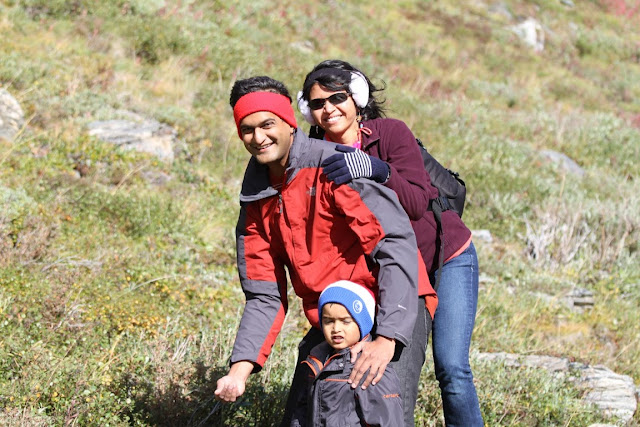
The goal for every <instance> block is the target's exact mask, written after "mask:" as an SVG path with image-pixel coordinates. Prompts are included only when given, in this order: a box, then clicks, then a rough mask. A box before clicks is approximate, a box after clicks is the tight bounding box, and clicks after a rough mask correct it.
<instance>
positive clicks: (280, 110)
mask: <svg viewBox="0 0 640 427" xmlns="http://www.w3.org/2000/svg"><path fill="white" fill-rule="evenodd" d="M258 111H269V112H271V113H273V114H275V115H276V116H278V117H280V118H281V119H282V120H284V121H285V122H286V123H288V124H290V125H291V126H293V127H294V128H297V127H298V124H297V123H296V117H295V115H294V113H293V107H291V101H290V100H289V98H287V97H286V96H284V95H280V94H279V93H274V92H251V93H248V94H246V95H244V96H242V98H240V99H239V100H238V102H236V105H235V107H233V118H234V119H235V121H236V127H237V128H238V136H239V137H240V139H242V133H241V132H240V122H241V121H242V119H244V118H245V117H247V116H248V115H249V114H253V113H256V112H258Z"/></svg>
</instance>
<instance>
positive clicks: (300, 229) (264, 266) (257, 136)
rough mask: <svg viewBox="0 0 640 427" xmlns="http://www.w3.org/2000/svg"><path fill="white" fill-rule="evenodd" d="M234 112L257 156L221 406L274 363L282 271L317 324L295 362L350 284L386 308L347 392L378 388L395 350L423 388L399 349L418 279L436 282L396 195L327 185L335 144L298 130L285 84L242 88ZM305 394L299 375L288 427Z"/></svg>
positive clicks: (247, 196)
mask: <svg viewBox="0 0 640 427" xmlns="http://www.w3.org/2000/svg"><path fill="white" fill-rule="evenodd" d="M230 104H231V106H232V107H233V111H234V119H235V121H236V126H237V129H238V136H239V137H240V139H242V141H243V143H244V145H245V148H246V149H247V151H249V153H251V155H252V158H251V160H250V161H249V164H248V166H247V170H246V172H245V176H244V181H243V185H242V190H241V195H240V201H241V211H240V217H239V220H238V225H237V228H236V238H237V257H238V259H237V262H238V272H239V275H240V281H241V284H242V287H243V291H244V293H245V296H246V299H247V301H246V305H245V310H244V313H243V315H242V319H241V322H240V327H239V329H238V333H237V337H236V341H235V344H234V349H233V353H232V356H231V361H230V363H231V368H230V370H229V373H228V374H227V375H226V376H224V377H223V378H221V379H220V380H218V383H217V389H216V391H215V395H216V397H217V398H218V399H220V400H223V401H227V402H233V401H235V400H236V399H237V398H238V397H239V396H241V395H242V394H243V393H244V389H245V384H246V381H247V379H248V377H249V375H250V374H251V373H252V372H258V371H259V370H260V369H261V368H262V366H263V364H264V362H265V361H266V359H267V357H268V355H269V353H270V351H271V347H272V346H273V343H274V341H275V338H276V336H277V335H278V333H279V332H280V329H281V327H282V323H283V321H284V316H285V313H286V310H287V296H286V284H287V283H286V282H287V279H286V272H285V269H286V270H287V271H288V273H289V276H290V279H291V283H292V285H293V288H294V290H295V292H296V294H297V295H298V296H299V297H300V298H302V304H303V308H304V312H305V315H306V316H307V319H308V320H309V322H310V323H311V325H312V326H313V327H312V328H311V330H310V331H309V333H308V334H307V335H306V336H305V338H304V339H303V342H302V343H301V346H300V347H299V350H300V354H299V361H301V360H305V358H306V357H307V355H308V352H309V350H310V349H311V348H312V347H314V346H315V345H317V344H319V343H320V342H322V341H323V339H324V338H323V335H322V332H321V331H320V329H319V327H320V324H319V320H318V297H319V295H320V293H321V292H322V291H323V290H324V288H326V287H327V286H328V285H329V284H331V283H333V282H336V281H338V280H350V281H352V282H355V283H358V284H360V285H362V286H365V287H367V288H369V289H371V291H372V292H373V293H374V295H377V297H378V298H377V299H378V301H379V305H378V312H377V316H376V325H375V332H374V336H375V339H374V340H373V341H371V342H367V343H360V344H358V345H356V346H354V348H353V349H352V351H351V358H352V360H353V361H355V364H354V368H353V371H352V373H351V375H350V377H349V382H350V383H351V386H352V387H353V388H355V387H358V386H360V387H362V388H366V387H368V386H370V385H371V386H374V387H375V384H376V383H377V382H378V381H379V380H380V379H381V378H382V375H383V373H384V371H385V368H386V366H387V364H388V363H389V362H390V361H391V360H392V358H394V353H398V355H399V356H397V357H396V358H394V359H398V360H397V362H394V367H395V369H396V371H397V372H398V376H399V378H400V381H401V384H402V383H403V381H404V382H417V381H418V378H414V377H415V375H411V378H405V376H404V374H405V373H406V372H407V369H405V365H409V364H412V363H413V364H415V363H418V362H415V361H411V360H408V359H409V358H408V357H403V353H407V354H408V353H409V352H402V349H403V348H404V347H405V346H407V345H409V343H410V341H411V337H412V334H414V333H415V331H414V325H415V324H416V323H420V322H415V319H416V313H417V310H418V292H417V289H418V282H419V280H428V279H427V276H426V270H425V269H424V264H422V263H421V257H420V256H419V254H418V249H417V246H416V241H415V235H414V234H413V230H412V228H411V224H410V222H409V219H408V218H407V216H406V214H405V213H404V210H403V209H402V206H401V205H400V204H399V202H398V199H397V196H396V195H395V193H394V192H393V191H391V190H389V189H387V188H385V187H383V186H381V185H379V184H376V183H374V182H373V181H370V180H361V179H355V180H354V181H352V182H351V183H349V184H348V185H342V186H338V185H335V184H334V183H332V182H330V181H328V180H327V179H326V177H325V176H324V175H323V174H322V169H321V164H322V161H323V160H324V159H326V158H327V157H329V156H330V155H332V154H334V153H335V147H336V145H335V144H332V143H329V142H324V141H317V140H313V141H312V140H310V139H309V138H308V137H307V136H306V135H305V133H304V132H302V131H299V130H298V129H297V123H296V120H295V116H294V113H293V108H292V107H291V97H290V96H289V93H288V91H287V89H286V87H285V86H284V85H283V84H282V83H280V82H278V81H276V80H273V79H271V78H269V77H265V76H260V77H253V78H249V79H245V80H239V81H237V82H236V83H235V85H234V87H233V89H232V91H231V97H230ZM431 297H432V298H435V293H433V294H432V296H431ZM423 326H424V325H423ZM421 366H422V362H420V367H421ZM365 374H366V375H365ZM300 386H301V385H300V380H299V378H298V375H297V371H296V375H294V380H293V383H292V386H291V390H290V399H289V403H288V404H287V409H286V411H285V419H284V420H283V425H286V424H287V422H288V419H289V417H290V416H291V411H292V410H293V408H292V405H294V404H295V399H292V397H293V398H294V397H295V394H296V393H298V392H299V387H300ZM414 406H415V401H414V402H405V410H406V411H410V414H411V418H413V408H414Z"/></svg>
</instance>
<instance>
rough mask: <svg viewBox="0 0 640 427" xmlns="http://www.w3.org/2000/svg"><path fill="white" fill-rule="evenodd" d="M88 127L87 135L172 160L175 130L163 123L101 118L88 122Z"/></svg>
mask: <svg viewBox="0 0 640 427" xmlns="http://www.w3.org/2000/svg"><path fill="white" fill-rule="evenodd" d="M88 128H89V135H92V136H95V137H97V138H98V139H100V140H102V141H105V142H110V143H112V144H116V145H118V146H120V147H122V148H124V149H130V150H136V151H140V152H144V153H149V154H153V155H155V156H157V157H158V158H159V159H161V160H163V161H167V162H172V161H173V158H174V146H175V144H176V142H177V132H176V130H175V129H174V128H172V127H171V126H169V125H166V124H164V123H160V122H157V121H155V120H151V119H142V120H102V121H95V122H91V123H89V125H88Z"/></svg>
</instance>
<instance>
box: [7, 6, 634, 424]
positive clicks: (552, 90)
mask: <svg viewBox="0 0 640 427" xmlns="http://www.w3.org/2000/svg"><path fill="white" fill-rule="evenodd" d="M574 3H575V5H572V2H566V1H564V2H563V1H556V0H537V1H516V0H505V1H502V2H497V3H493V2H489V1H487V2H484V1H468V2H455V1H451V0H446V1H438V2H435V1H392V2H390V1H382V0H370V1H368V2H364V1H351V2H349V1H341V0H336V1H330V2H306V1H291V0H283V1H279V2H269V1H261V0H251V1H249V0H238V1H235V2H222V1H217V0H214V1H204V0H194V1H191V0H182V1H180V0H167V1H164V0H114V1H95V0H74V1H70V0H69V1H62V0H0V41H1V42H0V88H2V89H5V90H7V91H9V92H10V93H11V94H12V95H13V96H14V97H15V98H16V99H17V100H18V101H19V102H20V104H21V106H22V108H23V109H24V111H25V117H26V124H25V126H24V128H23V129H22V130H21V132H20V133H19V134H18V136H17V137H16V139H15V141H14V142H8V141H4V140H1V139H0V424H3V425H4V424H7V425H42V426H45V425H100V426H103V425H112V426H114V425H139V426H146V425H189V424H191V425H198V423H199V422H201V421H202V420H204V419H205V417H206V416H207V414H208V413H210V412H211V411H212V410H214V409H216V407H215V403H214V402H213V401H211V400H210V398H211V396H212V391H213V389H214V388H215V387H214V385H215V380H216V379H217V378H218V377H219V376H220V375H221V374H222V373H223V372H224V371H225V369H226V364H227V359H228V357H229V354H230V348H231V345H232V343H233V338H234V333H235V328H236V326H237V322H238V319H239V315H240V313H241V310H242V306H243V301H244V297H243V295H242V292H241V290H240V289H239V285H238V282H237V274H236V271H235V258H234V256H235V247H234V236H233V226H234V224H235V219H236V215H237V211H238V203H237V194H238V191H239V184H240V180H241V178H242V171H243V170H244V166H245V164H246V161H247V158H248V154H247V153H246V152H245V151H244V149H243V147H242V145H241V144H240V142H239V140H238V139H237V134H236V131H235V126H234V124H233V119H232V113H231V110H230V108H229V106H228V95H229V90H230V88H231V85H232V84H233V82H234V81H235V80H236V79H238V78H244V77H249V76H252V75H257V74H268V75H270V76H272V77H274V78H277V79H279V80H282V81H284V82H285V83H287V85H288V87H289V88H290V90H291V91H292V92H294V93H295V92H297V90H298V89H299V88H300V86H301V84H302V81H303V79H304V76H305V74H306V73H307V72H308V71H309V70H310V69H311V67H312V66H313V65H315V64H316V63H317V62H319V61H321V60H324V59H328V58H340V59H345V60H348V61H350V62H352V63H353V64H355V65H356V66H358V67H360V68H362V69H363V70H364V71H365V72H367V73H368V74H369V75H370V76H373V77H374V81H375V82H376V83H380V84H382V82H384V84H386V91H385V92H384V93H385V96H386V99H387V101H386V106H387V107H388V112H389V115H390V116H391V117H397V118H401V119H403V120H405V121H406V122H407V123H408V124H409V125H410V126H411V128H412V130H413V131H414V133H415V134H416V135H417V136H419V137H420V138H421V139H422V140H423V141H425V142H426V144H427V146H428V148H429V149H430V151H431V152H432V153H434V154H435V156H436V157H437V158H439V159H440V160H441V161H442V162H443V163H445V164H446V165H447V166H449V167H451V168H453V169H456V170H458V171H460V172H461V173H462V175H463V177H464V178H465V181H466V182H467V186H468V189H469V192H468V205H467V207H466V209H465V221H466V222H467V224H468V225H469V226H470V228H472V229H488V230H489V231H490V232H491V234H492V236H493V242H491V243H487V242H483V241H478V242H477V243H476V244H477V247H478V251H479V256H480V263H481V274H482V281H481V291H480V301H479V309H478V317H477V324H476V330H475V335H474V341H473V351H474V352H477V351H482V352H486V351H506V352H514V353H523V354H550V355H557V356H564V357H568V358H571V359H575V360H578V361H582V362H585V363H589V364H604V365H606V366H608V367H609V368H611V369H613V370H614V371H616V372H618V373H622V374H626V375H630V376H631V377H633V378H634V381H635V382H636V384H638V383H640V368H639V367H638V363H637V361H638V360H640V335H639V334H638V329H637V325H638V324H639V323H640V311H639V310H638V306H639V305H640V286H639V284H640V270H639V269H638V264H639V262H640V259H639V258H640V256H639V249H640V248H639V241H640V213H639V212H640V196H639V193H640V191H639V189H640V188H639V186H638V178H639V177H638V161H639V160H640V85H638V84H637V82H638V81H640V44H639V42H638V41H639V40H640V12H638V10H637V6H636V5H635V4H634V2H633V1H627V2H626V3H625V2H624V1H623V0H617V1H616V0H608V1H605V0H602V1H596V0H592V1H584V2H577V1H576V2H574ZM636 3H637V2H636ZM634 7H636V8H635V9H634ZM527 17H533V18H535V19H536V20H537V21H538V22H540V23H541V25H542V27H543V29H544V32H545V48H544V50H543V51H541V52H534V51H533V50H532V49H531V48H529V47H528V46H526V45H525V44H524V43H522V42H521V41H520V39H519V38H518V37H517V35H516V34H515V33H514V32H513V31H512V30H511V26H513V25H516V24H517V23H518V22H519V21H520V20H522V19H524V18H527ZM634 82H635V83H634ZM120 110H127V111H131V112H135V113H138V114H140V115H143V116H145V117H149V118H153V119H155V120H158V121H161V122H164V123H167V124H169V125H171V126H173V127H174V128H175V129H176V130H177V131H178V136H179V138H180V140H181V141H183V142H184V148H183V149H182V150H181V151H180V152H179V153H178V156H177V157H176V160H175V161H174V162H173V163H171V164H169V163H163V162H161V161H159V160H157V159H155V158H153V157H151V156H148V155H145V154H141V153H135V152H131V151H121V150H118V149H116V148H115V147H114V146H112V145H110V144H107V143H103V142H100V141H99V140H98V139H96V138H94V137H91V136H89V135H88V130H87V125H88V123H90V122H92V121H95V120H104V119H112V118H116V117H117V116H118V114H119V113H118V111H120ZM299 123H304V121H303V120H302V118H301V117H299ZM542 150H554V151H556V152H560V153H563V154H565V155H567V156H568V157H570V158H571V159H573V160H574V161H575V162H576V163H577V164H578V165H579V166H580V167H581V168H582V169H583V171H584V175H578V174H574V173H570V172H567V170H566V169H564V168H563V167H561V166H559V165H558V164H556V163H553V162H551V161H549V160H547V159H546V158H545V157H544V156H542V155H541V151H542ZM79 171H82V173H79ZM149 173H153V174H166V175H163V176H168V177H170V179H169V180H168V181H167V182H166V183H164V184H161V185H157V184H154V183H153V182H152V181H150V180H149V179H147V178H145V177H146V176H148V175H147V174H149ZM576 287H578V288H585V289H587V290H589V291H591V292H593V294H594V296H595V305H594V307H593V308H592V309H590V310H587V311H584V312H581V313H579V312H575V311H572V310H570V309H569V308H568V307H566V306H565V305H563V304H562V302H561V297H562V296H564V295H565V294H567V293H568V292H570V291H571V290H572V289H574V288H576ZM545 295H549V296H551V298H548V297H545ZM290 299H291V310H290V313H289V315H288V319H287V322H286V325H285V328H284V330H283V333H282V334H281V336H280V338H279V341H278V343H277V345H276V348H275V349H274V353H273V357H272V358H271V359H270V361H269V362H268V364H267V367H266V368H265V369H264V371H263V372H262V373H261V374H260V375H258V376H256V377H254V378H252V379H251V383H250V388H249V390H248V391H247V395H246V397H245V399H243V400H242V402H241V403H239V404H237V405H233V406H226V407H223V408H218V410H217V411H216V412H215V413H214V414H213V415H212V416H211V417H210V418H209V419H208V420H207V423H211V424H212V425H255V426H263V425H271V424H273V423H274V420H277V419H278V418H279V414H280V412H279V411H281V408H282V404H283V399H284V397H285V395H286V390H287V387H288V382H289V380H290V377H291V374H292V367H293V365H294V362H295V352H294V349H295V345H296V343H297V340H298V339H299V337H300V336H301V335H302V334H303V332H304V328H305V326H306V325H305V323H306V321H305V320H304V319H303V316H301V309H300V306H299V304H298V303H297V300H296V298H295V296H294V295H291V298H290ZM473 368H474V373H475V376H476V380H477V387H478V393H479V397H480V400H481V406H482V411H483V414H484V417H485V421H486V423H487V425H491V426H494V425H532V426H534V425H535V426H551V425H576V426H581V425H589V424H590V423H594V422H603V421H604V418H603V417H602V416H601V415H600V414H599V413H598V412H597V411H595V410H594V408H592V407H588V406H585V405H584V404H583V403H582V402H581V400H580V391H578V390H576V389H574V388H573V386H572V385H571V383H570V381H568V380H567V379H563V378H557V377H552V376H550V375H547V374H545V373H543V372H538V371H533V370H526V369H521V370H507V369H505V368H504V367H502V366H496V365H492V364H485V363H480V362H479V361H475V360H474V361H473ZM423 377H424V378H423V380H424V381H423V382H422V384H423V388H422V390H421V394H420V401H419V415H418V421H419V422H418V424H419V425H424V426H436V425H443V423H442V420H441V408H439V391H438V388H437V384H436V381H435V378H434V376H433V373H432V364H429V363H428V366H427V368H425V370H424V372H423ZM637 421H640V417H639V416H638V415H636V423H637Z"/></svg>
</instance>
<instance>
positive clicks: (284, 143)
mask: <svg viewBox="0 0 640 427" xmlns="http://www.w3.org/2000/svg"><path fill="white" fill-rule="evenodd" d="M239 128H240V134H241V135H242V142H244V147H245V148H246V149H247V151H248V152H249V153H251V155H252V156H254V157H255V158H256V160H257V161H258V162H259V163H262V164H265V165H267V166H269V169H270V170H271V173H273V174H275V175H282V174H284V171H285V169H286V165H287V160H288V159H289V150H290V149H291V143H292V142H293V130H294V129H293V127H291V125H289V124H288V123H287V122H285V121H284V120H282V119H281V118H280V117H278V116H277V115H275V114H273V113H271V112H269V111H258V112H256V113H253V114H249V115H248V116H246V117H245V118H243V119H242V121H241V122H240V126H239Z"/></svg>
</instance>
